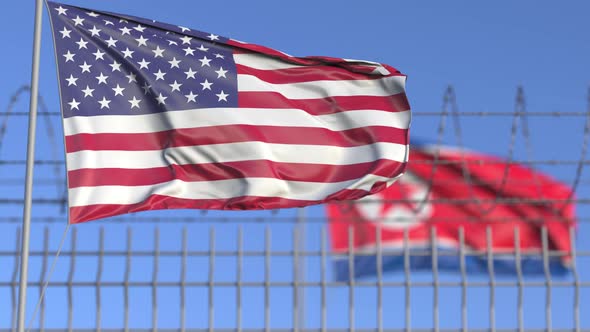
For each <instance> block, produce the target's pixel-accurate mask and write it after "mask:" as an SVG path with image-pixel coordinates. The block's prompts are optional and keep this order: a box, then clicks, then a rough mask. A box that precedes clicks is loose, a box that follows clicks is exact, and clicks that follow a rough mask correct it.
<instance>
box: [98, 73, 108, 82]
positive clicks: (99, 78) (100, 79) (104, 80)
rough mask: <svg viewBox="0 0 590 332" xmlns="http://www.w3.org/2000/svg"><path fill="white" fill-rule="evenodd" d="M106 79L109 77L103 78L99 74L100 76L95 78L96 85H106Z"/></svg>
mask: <svg viewBox="0 0 590 332" xmlns="http://www.w3.org/2000/svg"><path fill="white" fill-rule="evenodd" d="M107 78H109V77H108V76H104V75H103V73H100V76H96V79H97V80H98V84H100V83H104V84H107Z"/></svg>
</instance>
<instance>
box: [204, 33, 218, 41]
mask: <svg viewBox="0 0 590 332" xmlns="http://www.w3.org/2000/svg"><path fill="white" fill-rule="evenodd" d="M207 38H209V39H211V40H219V36H218V35H214V34H210V35H209V36H207Z"/></svg>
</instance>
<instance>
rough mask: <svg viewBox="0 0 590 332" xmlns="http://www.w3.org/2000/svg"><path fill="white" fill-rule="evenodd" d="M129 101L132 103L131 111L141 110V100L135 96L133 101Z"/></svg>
mask: <svg viewBox="0 0 590 332" xmlns="http://www.w3.org/2000/svg"><path fill="white" fill-rule="evenodd" d="M128 101H129V102H130V103H131V109H133V107H137V108H139V102H140V101H141V99H137V98H135V96H133V99H129V100H128Z"/></svg>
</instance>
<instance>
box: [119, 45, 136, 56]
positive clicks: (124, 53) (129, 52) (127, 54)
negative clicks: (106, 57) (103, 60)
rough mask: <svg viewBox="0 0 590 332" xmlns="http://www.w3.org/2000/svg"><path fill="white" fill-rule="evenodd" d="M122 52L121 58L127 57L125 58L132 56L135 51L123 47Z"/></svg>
mask: <svg viewBox="0 0 590 332" xmlns="http://www.w3.org/2000/svg"><path fill="white" fill-rule="evenodd" d="M122 53H123V59H127V58H133V53H135V51H132V50H130V49H129V47H127V48H126V49H125V51H123V52H122Z"/></svg>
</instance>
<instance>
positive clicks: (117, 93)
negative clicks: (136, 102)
mask: <svg viewBox="0 0 590 332" xmlns="http://www.w3.org/2000/svg"><path fill="white" fill-rule="evenodd" d="M112 89H113V91H115V96H117V95H121V96H122V95H123V90H125V88H122V87H120V86H119V84H117V87H116V88H112Z"/></svg>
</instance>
